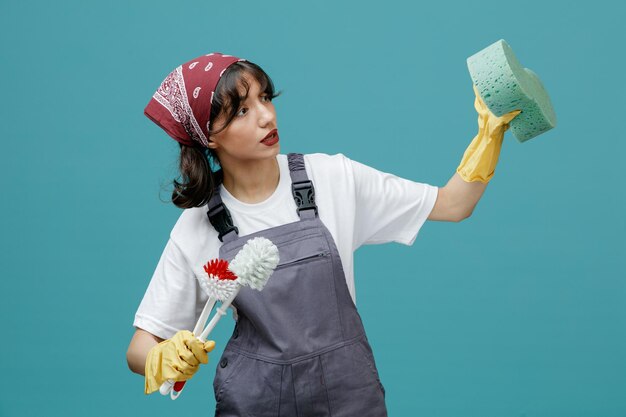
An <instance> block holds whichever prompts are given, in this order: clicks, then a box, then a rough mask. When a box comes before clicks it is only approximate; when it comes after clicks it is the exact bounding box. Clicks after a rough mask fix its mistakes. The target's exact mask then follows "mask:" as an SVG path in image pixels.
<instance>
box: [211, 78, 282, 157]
mask: <svg viewBox="0 0 626 417" xmlns="http://www.w3.org/2000/svg"><path fill="white" fill-rule="evenodd" d="M245 77H246V80H247V81H248V84H249V85H250V89H249V90H248V94H247V97H246V98H245V100H244V99H242V101H241V104H240V106H239V109H237V114H236V116H235V118H234V119H233V120H232V122H231V123H230V125H228V127H227V128H226V129H224V130H222V131H221V132H219V133H217V134H215V135H211V136H210V137H209V148H210V149H213V150H214V151H215V152H216V153H217V156H218V158H219V160H220V163H221V165H222V166H224V165H227V164H232V163H235V164H239V163H244V162H247V161H253V160H261V159H267V158H275V157H276V155H277V154H278V153H279V152H280V144H279V142H278V131H275V132H276V133H275V137H273V138H271V139H270V140H269V141H263V139H264V138H265V137H266V136H267V135H268V133H270V132H272V130H274V129H276V128H277V125H276V110H275V109H274V104H273V103H272V102H271V100H270V98H269V97H268V96H267V94H265V93H264V92H263V91H261V88H260V87H261V86H260V85H259V83H258V82H257V81H256V80H255V79H254V78H253V77H249V76H245ZM239 92H240V95H241V96H242V97H243V96H244V95H245V94H246V91H245V89H244V88H243V86H242V87H241V88H240V90H239ZM223 123H224V120H223V115H221V116H220V117H218V118H217V119H216V120H215V122H214V128H215V129H220V128H221V127H222V126H223ZM272 142H273V143H272Z"/></svg>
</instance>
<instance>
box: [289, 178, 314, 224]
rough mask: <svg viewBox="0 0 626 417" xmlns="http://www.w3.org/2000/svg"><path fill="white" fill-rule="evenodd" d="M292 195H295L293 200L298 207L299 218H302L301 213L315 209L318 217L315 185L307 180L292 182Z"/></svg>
mask: <svg viewBox="0 0 626 417" xmlns="http://www.w3.org/2000/svg"><path fill="white" fill-rule="evenodd" d="M291 194H292V195H293V199H294V201H295V202H296V205H297V206H298V208H297V211H298V216H300V212H301V211H303V210H309V209H313V210H314V211H315V215H316V216H317V206H316V205H315V188H313V183H312V182H311V181H309V180H307V181H298V182H292V183H291Z"/></svg>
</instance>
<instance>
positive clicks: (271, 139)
mask: <svg viewBox="0 0 626 417" xmlns="http://www.w3.org/2000/svg"><path fill="white" fill-rule="evenodd" d="M277 142H278V130H276V129H274V130H272V131H271V132H270V133H269V134H268V135H267V136H266V137H265V139H263V140H262V141H261V143H262V144H263V145H266V146H272V145H274V144H276V143H277Z"/></svg>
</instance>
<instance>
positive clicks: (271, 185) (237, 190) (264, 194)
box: [222, 157, 280, 204]
mask: <svg viewBox="0 0 626 417" xmlns="http://www.w3.org/2000/svg"><path fill="white" fill-rule="evenodd" d="M222 170H223V173H224V180H223V185H224V187H225V188H226V189H227V190H228V192H229V193H230V194H231V195H232V196H233V197H235V198H236V199H237V200H239V201H241V202H243V203H247V204H255V203H260V202H262V201H265V200H267V199H268V198H269V196H271V195H272V194H273V193H274V191H276V187H278V182H279V180H280V168H279V166H278V161H277V159H276V157H274V158H270V159H263V160H260V161H254V162H252V161H247V162H246V164H245V165H236V166H227V167H224V166H222Z"/></svg>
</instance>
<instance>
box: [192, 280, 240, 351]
mask: <svg viewBox="0 0 626 417" xmlns="http://www.w3.org/2000/svg"><path fill="white" fill-rule="evenodd" d="M240 290H241V285H237V288H235V290H234V291H233V293H232V294H231V295H230V297H228V299H226V300H225V301H223V302H222V305H221V306H220V307H219V308H218V309H217V310H216V311H215V315H214V316H213V318H212V319H211V321H210V322H209V324H207V326H206V327H205V328H204V330H203V331H202V333H201V334H200V336H198V338H200V339H201V340H206V338H207V337H208V336H209V334H210V333H211V332H212V331H213V329H214V328H215V326H216V325H217V322H218V321H220V319H221V318H222V317H223V316H225V315H226V310H227V309H228V307H230V305H231V304H232V302H233V300H234V299H235V297H237V294H239V291H240Z"/></svg>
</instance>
